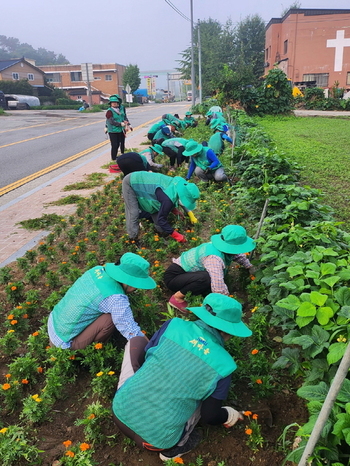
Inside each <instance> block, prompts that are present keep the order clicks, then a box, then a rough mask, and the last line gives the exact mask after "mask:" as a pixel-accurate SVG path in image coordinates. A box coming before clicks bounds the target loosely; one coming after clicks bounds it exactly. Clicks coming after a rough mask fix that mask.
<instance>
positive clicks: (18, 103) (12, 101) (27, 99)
mask: <svg viewBox="0 0 350 466" xmlns="http://www.w3.org/2000/svg"><path fill="white" fill-rule="evenodd" d="M5 98H6V102H7V107H8V109H9V110H27V109H29V108H31V107H37V106H39V105H40V100H39V99H38V97H35V96H34V95H21V94H5Z"/></svg>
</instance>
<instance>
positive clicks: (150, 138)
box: [147, 133, 156, 142]
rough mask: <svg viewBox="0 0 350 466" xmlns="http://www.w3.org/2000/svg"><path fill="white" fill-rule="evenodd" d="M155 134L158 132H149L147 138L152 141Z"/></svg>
mask: <svg viewBox="0 0 350 466" xmlns="http://www.w3.org/2000/svg"><path fill="white" fill-rule="evenodd" d="M155 135H156V133H148V134H147V139H149V140H150V141H151V142H152V141H153V138H154V136H155Z"/></svg>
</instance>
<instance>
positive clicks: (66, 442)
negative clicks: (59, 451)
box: [62, 440, 72, 448]
mask: <svg viewBox="0 0 350 466" xmlns="http://www.w3.org/2000/svg"><path fill="white" fill-rule="evenodd" d="M62 443H63V445H64V446H65V447H66V448H68V447H70V446H71V445H72V441H71V440H66V441H65V442H62Z"/></svg>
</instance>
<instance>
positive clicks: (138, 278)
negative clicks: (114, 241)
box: [105, 252, 157, 290]
mask: <svg viewBox="0 0 350 466" xmlns="http://www.w3.org/2000/svg"><path fill="white" fill-rule="evenodd" d="M149 268H150V263H149V262H148V261H146V259H144V258H143V257H140V256H138V255H137V254H134V253H133V252H126V253H125V254H124V255H123V256H122V257H121V259H120V264H119V265H116V264H113V263H107V264H105V271H106V273H107V275H109V276H110V277H111V278H113V280H116V281H117V282H119V283H125V285H129V286H132V287H134V288H141V289H143V290H151V289H153V288H155V287H156V286H157V284H156V282H155V281H154V280H153V278H151V277H150V276H149Z"/></svg>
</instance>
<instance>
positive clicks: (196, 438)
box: [159, 429, 202, 461]
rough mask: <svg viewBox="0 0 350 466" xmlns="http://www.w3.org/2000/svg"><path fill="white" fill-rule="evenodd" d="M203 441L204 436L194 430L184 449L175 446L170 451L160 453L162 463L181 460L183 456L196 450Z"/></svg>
mask: <svg viewBox="0 0 350 466" xmlns="http://www.w3.org/2000/svg"><path fill="white" fill-rule="evenodd" d="M201 440H202V434H201V433H200V431H199V430H197V429H196V430H194V431H193V432H191V434H190V436H189V437H188V440H187V442H186V443H185V445H183V446H182V447H179V446H178V445H175V447H173V448H169V449H168V450H163V451H162V452H161V453H159V458H160V459H161V460H162V461H168V460H173V459H174V458H181V456H182V455H185V454H186V453H189V452H190V451H191V450H193V449H194V448H196V446H197V445H198V444H199V442H200V441H201Z"/></svg>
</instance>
